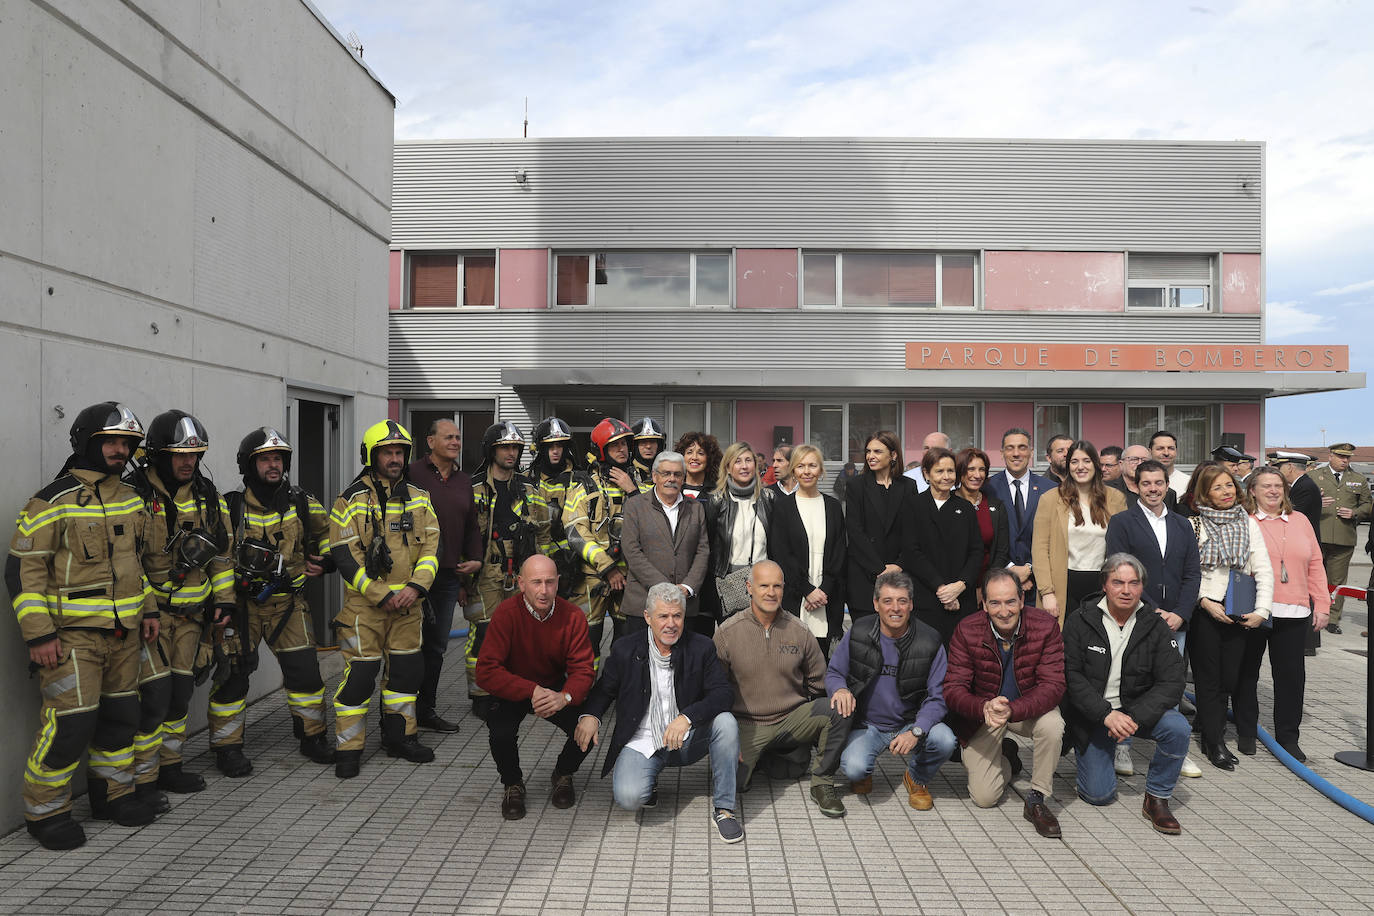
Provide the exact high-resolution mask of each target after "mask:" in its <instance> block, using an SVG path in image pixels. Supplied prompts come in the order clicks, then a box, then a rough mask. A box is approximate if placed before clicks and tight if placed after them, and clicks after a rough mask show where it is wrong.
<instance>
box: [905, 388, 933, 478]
mask: <svg viewBox="0 0 1374 916" xmlns="http://www.w3.org/2000/svg"><path fill="white" fill-rule="evenodd" d="M939 428H940V405H939V404H937V403H935V402H934V401H906V402H904V403H903V404H902V464H904V465H905V464H908V463H910V462H912V461H916V460H919V459H920V457H921V442H922V441H923V440H924V439H925V437H926V436H928V435H930V434H931V433H933V432H935V431H936V430H937V429H939Z"/></svg>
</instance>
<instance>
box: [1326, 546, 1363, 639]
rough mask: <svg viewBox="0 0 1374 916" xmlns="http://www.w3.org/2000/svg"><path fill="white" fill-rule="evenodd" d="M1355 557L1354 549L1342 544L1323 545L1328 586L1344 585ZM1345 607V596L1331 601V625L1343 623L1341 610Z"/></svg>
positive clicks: (1339, 596)
mask: <svg viewBox="0 0 1374 916" xmlns="http://www.w3.org/2000/svg"><path fill="white" fill-rule="evenodd" d="M1354 555H1355V548H1354V547H1345V546H1342V545H1340V544H1323V545H1322V563H1323V564H1324V565H1325V566H1326V582H1327V584H1328V585H1344V584H1345V580H1346V577H1347V576H1349V575H1350V558H1351V557H1353V556H1354ZM1344 606H1345V596H1344V595H1337V596H1336V597H1335V598H1333V599H1331V623H1336V624H1338V623H1340V622H1341V609H1342V608H1343V607H1344Z"/></svg>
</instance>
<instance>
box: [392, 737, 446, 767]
mask: <svg viewBox="0 0 1374 916" xmlns="http://www.w3.org/2000/svg"><path fill="white" fill-rule="evenodd" d="M386 755H387V756H388V757H400V758H401V759H402V760H409V761H410V762H411V763H429V762H430V761H431V760H433V759H434V751H433V750H432V749H431V748H427V747H425V746H424V745H423V744H421V743H420V739H418V738H416V737H415V736H414V735H406V736H405V737H404V738H402V739H401V740H400V741H395V742H393V743H391V744H388V745H387V746H386Z"/></svg>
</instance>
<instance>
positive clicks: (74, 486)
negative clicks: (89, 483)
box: [33, 474, 84, 503]
mask: <svg viewBox="0 0 1374 916" xmlns="http://www.w3.org/2000/svg"><path fill="white" fill-rule="evenodd" d="M82 486H84V485H83V484H82V483H81V481H79V480H77V479H76V477H74V476H73V475H71V474H63V475H62V476H60V477H58V478H57V479H56V480H54V481H53V482H52V483H50V484H48V485H47V486H46V487H44V488H43V489H41V490H39V491H38V492H37V493H35V494H34V496H33V498H34V499H41V500H43V502H45V503H50V502H52V501H53V500H55V499H57V497H59V496H61V495H62V494H63V493H70V492H71V491H72V490H78V489H80V488H81V487H82Z"/></svg>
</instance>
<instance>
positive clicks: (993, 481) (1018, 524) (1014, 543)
mask: <svg viewBox="0 0 1374 916" xmlns="http://www.w3.org/2000/svg"><path fill="white" fill-rule="evenodd" d="M1026 482H1027V484H1028V488H1029V490H1030V492H1029V493H1026V494H1025V500H1026V514H1025V515H1023V516H1022V517H1021V519H1020V520H1019V521H1018V520H1017V518H1016V500H1014V499H1012V492H1011V481H1010V480H1008V479H1007V472H1006V471H1000V472H998V473H996V474H993V475H992V476H991V477H989V478H988V482H987V484H986V486H987V488H988V489H989V490H991V491H992V495H994V496H996V497H997V498H998V499H1000V500H1001V501H1002V503H1003V505H1005V506H1006V507H1007V525H1008V531H1009V533H1010V535H1011V545H1010V546H1011V562H1012V563H1013V564H1014V565H1016V566H1025V565H1026V564H1027V563H1029V562H1030V561H1031V531H1032V530H1033V529H1034V528H1035V508H1036V507H1037V506H1039V505H1040V494H1041V493H1048V492H1049V491H1050V490H1053V489H1056V488H1057V487H1058V486H1059V485H1058V484H1057V483H1055V482H1054V481H1053V480H1050V479H1049V478H1048V477H1041V476H1040V475H1039V474H1037V473H1035V472H1034V471H1032V472H1031V473H1030V476H1029V477H1027V478H1026Z"/></svg>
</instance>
